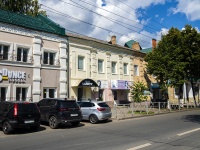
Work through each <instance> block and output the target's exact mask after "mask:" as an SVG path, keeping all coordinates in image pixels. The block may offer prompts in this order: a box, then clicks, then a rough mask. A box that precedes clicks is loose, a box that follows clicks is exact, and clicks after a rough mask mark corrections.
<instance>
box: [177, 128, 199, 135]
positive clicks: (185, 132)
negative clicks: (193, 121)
mask: <svg viewBox="0 0 200 150" xmlns="http://www.w3.org/2000/svg"><path fill="white" fill-rule="evenodd" d="M199 130H200V128H197V129H194V130H190V131H187V132H183V133H179V134H177V135H178V136H182V135H185V134H188V133H192V132H195V131H199Z"/></svg>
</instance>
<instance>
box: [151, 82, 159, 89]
mask: <svg viewBox="0 0 200 150" xmlns="http://www.w3.org/2000/svg"><path fill="white" fill-rule="evenodd" d="M151 88H152V89H159V88H160V85H159V83H151Z"/></svg>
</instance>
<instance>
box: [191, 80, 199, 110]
mask: <svg viewBox="0 0 200 150" xmlns="http://www.w3.org/2000/svg"><path fill="white" fill-rule="evenodd" d="M190 82H191V85H192V94H193V98H194V104H195V106H197V101H196V97H195V89H194V83H193V81H192V80H191V81H190Z"/></svg>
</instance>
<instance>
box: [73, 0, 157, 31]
mask: <svg viewBox="0 0 200 150" xmlns="http://www.w3.org/2000/svg"><path fill="white" fill-rule="evenodd" d="M70 1H72V0H70ZM79 1H81V2H83V3H85V4H88V5H90V6H93V7H96V8H98V9H101V10H104V11H106V12H109V13H111V14H113V15H115V16H118V17H120V18H123V19H126V20H129V21H131V22H135V23H137V24H139V25H142V26H145V27H147V28H149V29H151V30H155V31H157V30H160V29H158V28H157V29H156V28H153V27H150V26H148V25H144V24H142V23H140V22H137V21H134V20H131V19H129V18H127V17H124V16H121V15H119V14H117V13H114V12H112V11H109V10H107V9H104V8H101V7H98V6H96V5H93V4H91V3H89V2H87V1H84V0H79ZM115 7H116V6H115ZM125 12H126V13H128V14H130V12H127V11H125ZM129 25H130V24H129ZM130 26H132V25H130ZM132 27H135V28H138V27H136V26H132ZM138 29H142V28H138Z"/></svg>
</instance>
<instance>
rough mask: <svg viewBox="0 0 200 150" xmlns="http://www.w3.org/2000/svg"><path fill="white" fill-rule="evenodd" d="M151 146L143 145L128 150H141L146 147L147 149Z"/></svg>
mask: <svg viewBox="0 0 200 150" xmlns="http://www.w3.org/2000/svg"><path fill="white" fill-rule="evenodd" d="M150 145H151V144H150V143H146V144H143V145H140V146H136V147H133V148H130V149H127V150H137V149H141V148H144V147H147V146H150Z"/></svg>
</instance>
